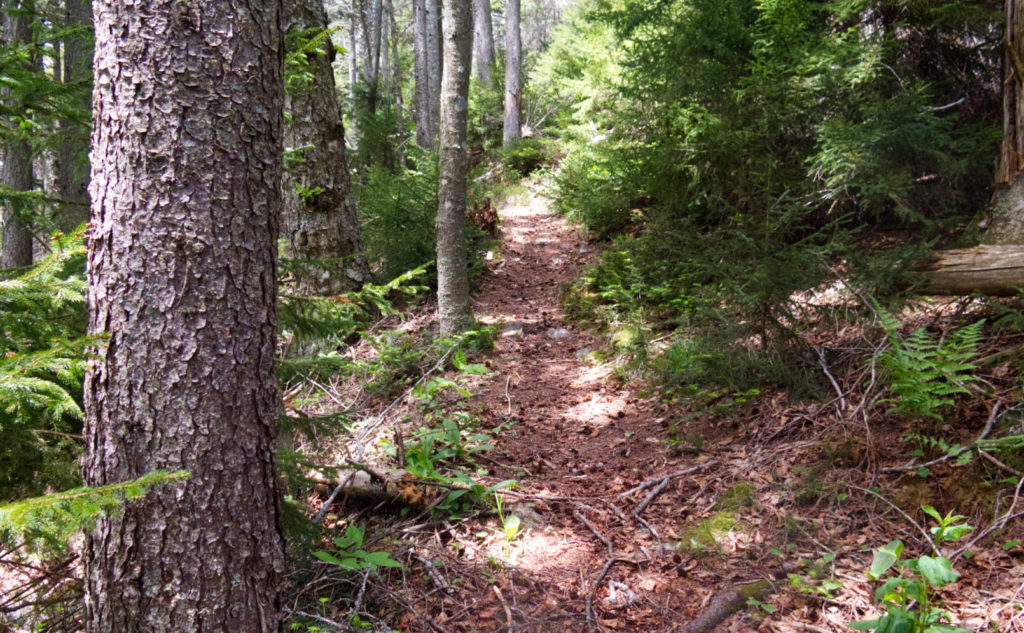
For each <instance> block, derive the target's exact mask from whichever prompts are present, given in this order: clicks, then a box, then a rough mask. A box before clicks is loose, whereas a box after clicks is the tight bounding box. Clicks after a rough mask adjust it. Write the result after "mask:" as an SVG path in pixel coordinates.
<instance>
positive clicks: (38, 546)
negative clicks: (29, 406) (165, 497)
mask: <svg viewBox="0 0 1024 633" xmlns="http://www.w3.org/2000/svg"><path fill="white" fill-rule="evenodd" d="M184 479H188V472H185V471H179V472H174V473H171V472H165V471H153V472H151V473H148V474H146V475H144V476H142V477H139V478H138V479H135V480H133V481H128V482H124V483H117V484H110V485H108V486H99V487H95V488H74V489H71V490H67V491H65V492H59V493H54V494H49V495H46V496H43V497H33V498H30V499H25V500H23V501H18V502H16V503H11V504H8V505H5V506H0V536H2V540H4V541H6V542H8V543H9V542H11V541H12V540H13V541H16V542H18V543H20V544H22V545H25V546H27V547H28V548H29V549H30V550H34V551H44V552H48V553H51V554H52V553H55V552H61V551H63V549H64V548H65V547H66V546H67V544H68V541H69V540H70V539H71V537H73V536H75V535H76V534H78V533H81V532H84V531H86V530H88V529H89V528H90V526H92V525H93V523H94V522H95V521H96V520H97V519H99V518H100V517H101V516H103V515H105V514H109V513H111V512H116V511H117V510H118V508H120V507H121V505H122V504H124V503H125V502H126V501H132V500H135V499H140V498H142V496H143V495H145V494H146V492H147V491H148V490H149V489H150V488H152V487H153V486H157V485H162V484H169V483H173V482H176V481H182V480H184Z"/></svg>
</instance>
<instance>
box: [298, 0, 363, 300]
mask: <svg viewBox="0 0 1024 633" xmlns="http://www.w3.org/2000/svg"><path fill="white" fill-rule="evenodd" d="M285 28H286V30H288V31H306V30H309V29H315V30H317V31H319V30H323V29H325V28H327V14H326V12H325V11H324V7H323V0H289V2H286V3H285ZM333 50H334V48H333V44H331V41H330V39H329V38H328V39H327V40H326V41H325V42H324V48H323V49H322V50H320V51H315V52H313V53H311V54H310V55H309V58H308V61H309V64H310V65H311V66H312V68H311V70H312V75H313V80H312V82H311V83H310V84H309V85H306V86H299V87H297V88H295V89H294V90H292V91H291V94H289V95H288V98H287V105H286V107H287V110H288V112H289V113H290V114H291V123H290V124H289V125H287V126H285V145H286V146H287V147H292V148H307V149H305V150H304V151H302V154H301V159H300V160H298V161H295V162H294V163H293V164H292V165H291V166H290V167H289V169H288V173H287V174H286V176H285V179H284V209H285V215H284V217H285V218H286V221H287V223H288V225H287V227H286V231H285V232H286V234H287V236H288V239H289V249H288V255H289V256H290V257H293V258H296V259H300V260H340V259H346V261H344V262H338V263H336V264H335V263H332V264H331V265H329V266H324V265H322V264H320V265H318V264H317V263H316V262H309V263H308V264H305V265H303V264H301V263H300V265H299V266H298V267H297V270H296V275H297V277H298V278H297V280H296V290H297V291H298V292H299V293H300V294H304V295H336V294H341V293H343V292H346V291H348V290H352V289H353V288H357V287H359V286H361V285H362V284H364V283H366V282H367V281H370V269H369V267H368V266H367V264H366V261H365V260H364V259H362V257H360V253H361V252H362V250H363V241H362V237H361V235H360V229H359V219H358V217H357V216H356V205H355V200H354V198H353V196H352V184H351V176H350V174H349V169H348V157H347V156H346V155H345V127H344V124H343V123H342V119H341V110H340V108H339V107H338V98H337V94H336V92H335V85H334V69H333V67H332V66H331V58H330V53H331V52H332V51H333Z"/></svg>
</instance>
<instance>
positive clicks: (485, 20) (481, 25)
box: [473, 0, 494, 84]
mask: <svg viewBox="0 0 1024 633" xmlns="http://www.w3.org/2000/svg"><path fill="white" fill-rule="evenodd" d="M473 57H474V59H475V60H476V78H477V80H478V81H479V82H480V83H482V84H487V83H489V82H490V81H491V68H492V67H493V66H494V26H493V24H492V23H491V0H473Z"/></svg>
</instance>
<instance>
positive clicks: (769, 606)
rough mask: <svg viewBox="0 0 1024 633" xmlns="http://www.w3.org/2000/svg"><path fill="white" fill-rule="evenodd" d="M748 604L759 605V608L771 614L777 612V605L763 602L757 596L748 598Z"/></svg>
mask: <svg viewBox="0 0 1024 633" xmlns="http://www.w3.org/2000/svg"><path fill="white" fill-rule="evenodd" d="M747 606H750V607H757V608H758V609H760V610H761V611H764V612H765V613H767V614H769V615H771V614H772V613H775V611H776V609H775V605H773V604H769V603H767V602H761V601H760V600H758V599H757V598H747Z"/></svg>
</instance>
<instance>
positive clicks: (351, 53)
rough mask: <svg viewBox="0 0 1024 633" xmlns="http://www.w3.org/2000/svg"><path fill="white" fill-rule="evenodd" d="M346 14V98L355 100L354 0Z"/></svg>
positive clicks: (356, 33) (356, 21)
mask: <svg viewBox="0 0 1024 633" xmlns="http://www.w3.org/2000/svg"><path fill="white" fill-rule="evenodd" d="M349 9H350V11H349V15H348V99H349V101H352V102H355V100H356V84H358V83H359V51H358V39H359V18H358V15H359V6H358V5H357V4H356V0H352V2H351V3H349Z"/></svg>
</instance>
